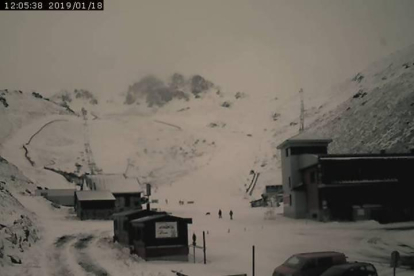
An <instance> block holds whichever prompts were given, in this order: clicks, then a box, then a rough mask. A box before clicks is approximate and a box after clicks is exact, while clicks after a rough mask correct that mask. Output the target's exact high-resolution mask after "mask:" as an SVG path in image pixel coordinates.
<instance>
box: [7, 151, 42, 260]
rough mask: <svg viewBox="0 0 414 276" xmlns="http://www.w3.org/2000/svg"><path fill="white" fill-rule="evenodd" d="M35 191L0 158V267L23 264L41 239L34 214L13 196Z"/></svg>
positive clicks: (29, 183)
mask: <svg viewBox="0 0 414 276" xmlns="http://www.w3.org/2000/svg"><path fill="white" fill-rule="evenodd" d="M33 190H34V185H33V184H31V182H30V180H29V179H27V178H26V177H25V176H24V175H22V174H21V172H20V171H19V170H18V169H17V167H15V166H14V165H12V164H10V163H9V162H7V161H6V160H5V159H3V158H1V157H0V221H1V224H0V266H4V265H10V264H21V263H22V260H21V257H20V254H21V253H22V252H24V251H26V250H27V249H28V248H29V247H31V246H32V244H33V243H35V242H36V241H37V240H38V239H39V236H38V230H37V227H36V225H35V224H34V223H33V219H32V216H33V214H32V213H31V212H29V211H28V210H27V209H26V208H25V207H24V206H23V205H22V204H21V203H20V202H19V201H18V200H17V199H16V197H15V196H14V195H13V193H20V194H31V193H32V191H33Z"/></svg>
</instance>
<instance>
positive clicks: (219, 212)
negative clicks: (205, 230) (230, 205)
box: [218, 209, 233, 220]
mask: <svg viewBox="0 0 414 276" xmlns="http://www.w3.org/2000/svg"><path fill="white" fill-rule="evenodd" d="M229 215H230V219H231V220H232V219H233V211H232V210H230V212H229ZM218 216H219V218H222V217H223V213H222V212H221V209H219V211H218Z"/></svg>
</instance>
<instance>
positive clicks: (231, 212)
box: [230, 210, 233, 220]
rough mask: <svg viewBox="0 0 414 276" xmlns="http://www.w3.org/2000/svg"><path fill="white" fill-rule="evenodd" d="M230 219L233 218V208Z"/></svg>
mask: <svg viewBox="0 0 414 276" xmlns="http://www.w3.org/2000/svg"><path fill="white" fill-rule="evenodd" d="M230 219H231V220H232V219H233V211H232V210H230Z"/></svg>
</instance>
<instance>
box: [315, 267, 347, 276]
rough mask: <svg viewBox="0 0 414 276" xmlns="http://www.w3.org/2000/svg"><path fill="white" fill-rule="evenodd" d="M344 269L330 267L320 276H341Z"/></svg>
mask: <svg viewBox="0 0 414 276" xmlns="http://www.w3.org/2000/svg"><path fill="white" fill-rule="evenodd" d="M345 271H346V269H344V268H341V267H334V266H333V267H331V268H330V269H328V270H327V271H325V272H324V273H323V274H322V275H321V276H341V275H342V274H343V273H344V272H345Z"/></svg>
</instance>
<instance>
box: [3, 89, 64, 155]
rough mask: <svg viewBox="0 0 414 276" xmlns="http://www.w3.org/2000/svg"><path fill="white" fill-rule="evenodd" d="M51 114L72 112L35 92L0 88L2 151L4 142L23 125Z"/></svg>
mask: <svg viewBox="0 0 414 276" xmlns="http://www.w3.org/2000/svg"><path fill="white" fill-rule="evenodd" d="M50 114H62V115H64V114H66V115H69V114H71V113H70V112H69V111H67V110H66V109H65V108H63V107H62V106H59V105H58V104H55V103H53V102H50V101H48V100H46V99H43V98H38V97H35V96H34V94H28V93H24V92H22V91H8V90H7V89H5V90H0V125H1V128H2V129H1V131H0V151H1V149H2V144H3V142H4V141H6V140H7V139H10V137H11V136H12V134H13V133H14V132H15V131H16V130H18V129H19V128H20V127H22V126H23V125H25V124H27V123H29V122H33V121H35V120H36V119H39V118H41V117H43V116H46V115H50Z"/></svg>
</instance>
